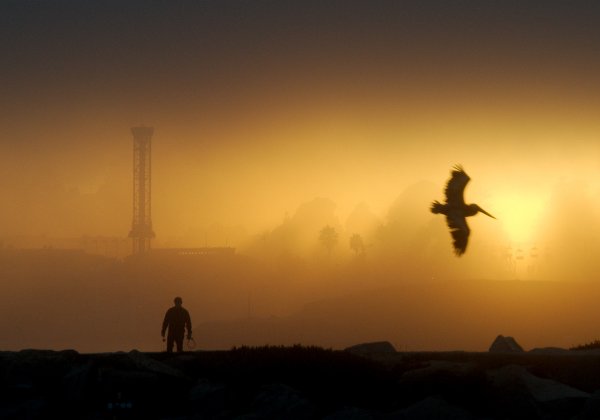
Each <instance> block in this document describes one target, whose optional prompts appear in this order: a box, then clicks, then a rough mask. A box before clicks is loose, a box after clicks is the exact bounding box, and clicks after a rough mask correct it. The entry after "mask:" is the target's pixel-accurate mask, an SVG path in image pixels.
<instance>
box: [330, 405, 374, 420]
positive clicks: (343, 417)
mask: <svg viewBox="0 0 600 420" xmlns="http://www.w3.org/2000/svg"><path fill="white" fill-rule="evenodd" d="M377 418H381V416H380V415H377V414H376V413H372V412H370V411H368V410H365V409H362V408H357V407H344V408H342V409H340V410H338V411H336V412H334V413H331V414H329V415H328V416H326V417H324V418H323V420H375V419H377Z"/></svg>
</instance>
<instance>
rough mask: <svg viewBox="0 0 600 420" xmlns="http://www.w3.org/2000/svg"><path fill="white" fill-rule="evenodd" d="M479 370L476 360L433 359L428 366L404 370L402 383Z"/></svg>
mask: <svg viewBox="0 0 600 420" xmlns="http://www.w3.org/2000/svg"><path fill="white" fill-rule="evenodd" d="M476 372H477V365H476V364H475V363H474V362H448V361H445V360H432V361H430V362H429V365H428V366H425V367H421V368H418V369H412V370H408V371H406V372H404V373H403V374H402V376H401V377H400V384H404V383H411V382H430V381H431V380H432V379H433V378H435V377H439V376H441V375H444V376H448V377H455V378H459V377H466V376H470V375H473V374H475V373H476Z"/></svg>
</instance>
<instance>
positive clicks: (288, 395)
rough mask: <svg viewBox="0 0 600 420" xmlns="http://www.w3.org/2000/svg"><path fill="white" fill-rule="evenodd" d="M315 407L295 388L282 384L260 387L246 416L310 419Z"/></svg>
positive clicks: (292, 419) (291, 419) (294, 419)
mask: <svg viewBox="0 0 600 420" xmlns="http://www.w3.org/2000/svg"><path fill="white" fill-rule="evenodd" d="M314 415H315V408H314V407H313V405H312V404H311V403H310V402H309V401H308V400H307V399H306V398H304V397H303V396H301V395H300V394H299V393H298V391H296V390H295V389H293V388H291V387H289V386H287V385H284V384H271V385H266V386H264V387H262V389H261V390H260V392H259V393H258V395H257V396H256V398H255V399H254V402H253V404H252V412H251V414H250V416H249V417H248V418H261V419H263V418H270V419H290V420H296V419H297V420H300V419H312V418H314Z"/></svg>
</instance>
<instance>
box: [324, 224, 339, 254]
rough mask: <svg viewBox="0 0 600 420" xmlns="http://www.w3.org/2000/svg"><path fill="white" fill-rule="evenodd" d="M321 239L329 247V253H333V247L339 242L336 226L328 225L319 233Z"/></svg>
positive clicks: (326, 247)
mask: <svg viewBox="0 0 600 420" xmlns="http://www.w3.org/2000/svg"><path fill="white" fill-rule="evenodd" d="M319 241H320V242H321V244H322V245H323V246H324V247H325V249H327V253H328V254H331V251H332V250H333V247H334V246H336V245H337V243H338V233H337V232H336V230H335V229H334V228H332V227H331V226H329V225H327V226H325V227H324V228H323V229H321V232H320V233H319Z"/></svg>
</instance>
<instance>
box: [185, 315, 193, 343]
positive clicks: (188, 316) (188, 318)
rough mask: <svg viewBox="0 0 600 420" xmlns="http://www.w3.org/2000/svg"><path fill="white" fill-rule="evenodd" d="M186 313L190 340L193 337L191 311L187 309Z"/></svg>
mask: <svg viewBox="0 0 600 420" xmlns="http://www.w3.org/2000/svg"><path fill="white" fill-rule="evenodd" d="M185 315H186V320H185V324H186V326H187V331H188V335H187V338H188V340H189V339H190V338H192V318H190V313H189V312H187V311H186V313H185Z"/></svg>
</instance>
